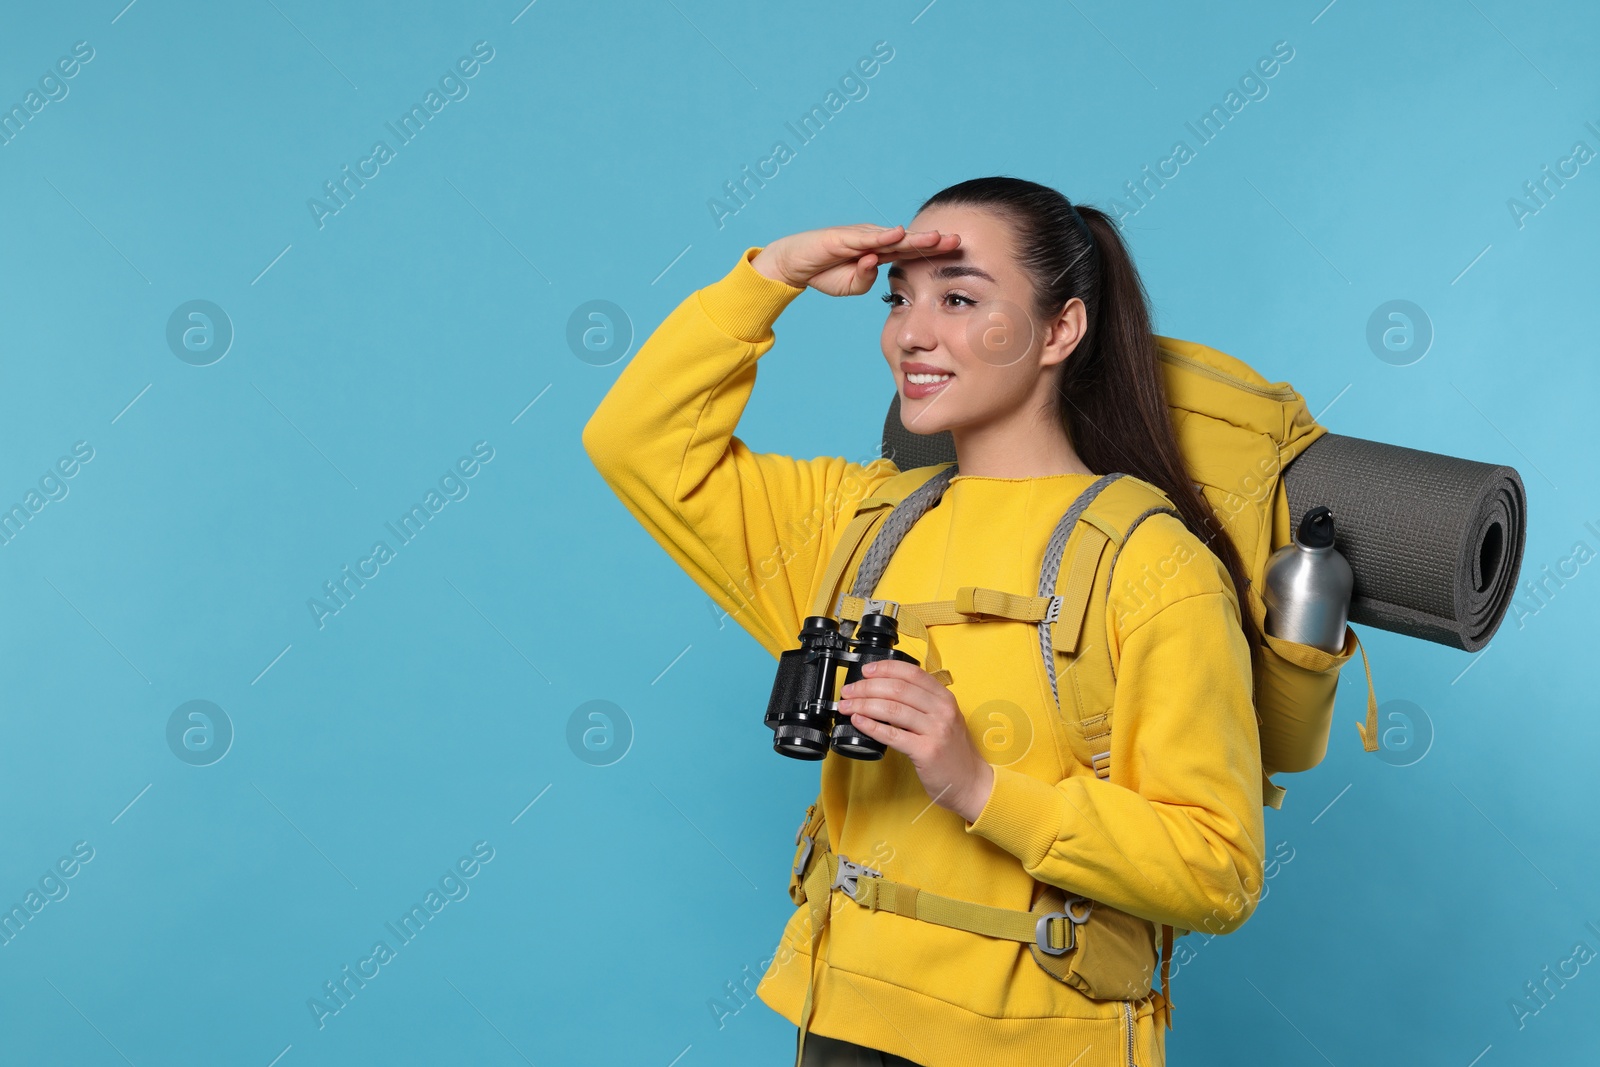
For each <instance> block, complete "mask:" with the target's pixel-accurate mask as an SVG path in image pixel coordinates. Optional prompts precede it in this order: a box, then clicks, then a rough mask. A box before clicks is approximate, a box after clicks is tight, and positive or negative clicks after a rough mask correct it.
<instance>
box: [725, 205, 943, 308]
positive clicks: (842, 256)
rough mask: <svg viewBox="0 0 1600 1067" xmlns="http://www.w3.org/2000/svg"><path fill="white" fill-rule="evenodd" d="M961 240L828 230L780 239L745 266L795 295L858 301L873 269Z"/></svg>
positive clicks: (896, 231) (867, 229) (926, 233)
mask: <svg viewBox="0 0 1600 1067" xmlns="http://www.w3.org/2000/svg"><path fill="white" fill-rule="evenodd" d="M960 244H961V235H960V234H955V233H940V232H939V231H938V230H922V231H919V232H916V233H907V232H906V228H905V227H904V226H890V227H887V228H885V227H883V226H874V225H872V224H870V223H865V222H863V223H859V224H857V225H855V226H829V227H827V228H825V229H821V230H806V231H804V232H802V233H795V234H790V235H789V236H787V237H780V238H778V239H777V240H776V241H773V242H772V243H771V244H769V245H767V246H766V247H765V248H763V249H762V250H761V251H760V252H758V253H756V258H755V259H753V260H751V261H750V265H751V266H752V267H754V268H755V269H756V270H757V271H759V272H760V273H762V274H765V275H766V276H767V277H768V278H771V279H773V280H774V281H780V282H783V283H785V284H786V285H792V286H794V287H795V288H796V289H803V288H805V287H807V286H810V287H811V288H813V289H816V290H818V291H820V292H824V293H827V294H828V295H829V296H860V295H861V294H862V293H865V292H866V291H867V290H869V289H871V288H872V285H873V283H874V282H876V281H877V279H878V265H879V264H880V263H888V262H890V261H892V260H896V259H905V258H907V257H910V256H935V255H940V254H943V253H945V252H951V251H954V250H955V249H956V248H957V247H958V246H959V245H960Z"/></svg>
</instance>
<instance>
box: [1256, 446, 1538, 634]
mask: <svg viewBox="0 0 1600 1067" xmlns="http://www.w3.org/2000/svg"><path fill="white" fill-rule="evenodd" d="M1284 478H1285V480H1286V481H1287V484H1288V490H1289V513H1290V515H1291V516H1293V518H1294V521H1295V523H1296V524H1297V525H1298V523H1299V519H1300V517H1301V516H1303V515H1304V514H1305V513H1306V512H1307V511H1308V510H1310V509H1311V508H1313V507H1316V506H1317V505H1318V504H1325V505H1327V507H1328V508H1329V510H1331V511H1332V512H1333V526H1334V531H1335V535H1336V537H1337V541H1336V543H1335V547H1337V548H1338V549H1339V551H1340V552H1342V553H1344V556H1345V558H1346V559H1348V560H1349V561H1350V569H1351V570H1352V571H1354V572H1355V590H1354V593H1353V595H1352V597H1351V602H1350V621H1351V622H1357V623H1363V624H1365V625H1367V626H1375V627H1377V628H1378V629H1380V630H1390V631H1393V632H1395V633H1402V634H1408V635H1410V636H1412V637H1420V638H1422V639H1423V640H1424V641H1433V642H1436V643H1438V644H1441V645H1450V646H1451V647H1453V648H1460V649H1464V650H1466V651H1468V652H1475V651H1477V650H1478V649H1480V648H1482V647H1483V646H1484V645H1485V644H1487V643H1488V641H1489V639H1490V638H1491V637H1493V636H1494V632H1495V630H1496V629H1497V628H1498V627H1499V626H1500V621H1501V620H1502V619H1503V618H1504V617H1505V613H1506V609H1507V608H1509V607H1510V606H1511V597H1512V594H1513V593H1514V592H1515V591H1516V586H1517V575H1518V574H1519V573H1520V572H1521V569H1522V550H1523V546H1524V544H1525V543H1526V540H1527V524H1528V503H1527V493H1526V491H1525V489H1524V488H1523V485H1522V478H1521V477H1520V476H1519V475H1518V474H1517V472H1516V470H1515V469H1513V468H1511V467H1506V466H1500V465H1497V464H1493V463H1478V462H1475V461H1473V460H1470V459H1459V458H1457V457H1455V456H1443V455H1440V454H1438V453H1436V452H1423V451H1420V450H1418V449H1415V448H1402V447H1400V446H1399V445H1388V444H1383V443H1381V442H1378V441H1365V440H1362V439H1361V438H1359V437H1344V436H1341V435H1339V434H1332V433H1330V434H1325V435H1324V436H1322V437H1321V438H1319V439H1318V440H1317V441H1316V443H1315V444H1313V445H1312V446H1311V447H1310V448H1307V449H1306V450H1305V451H1304V452H1302V453H1301V454H1300V455H1299V456H1298V457H1296V458H1295V460H1294V462H1292V463H1290V464H1289V466H1288V467H1286V468H1284Z"/></svg>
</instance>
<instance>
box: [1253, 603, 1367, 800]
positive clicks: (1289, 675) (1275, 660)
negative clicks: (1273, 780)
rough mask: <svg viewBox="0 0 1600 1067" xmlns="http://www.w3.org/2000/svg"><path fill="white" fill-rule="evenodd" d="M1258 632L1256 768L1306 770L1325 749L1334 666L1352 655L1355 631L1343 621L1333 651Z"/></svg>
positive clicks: (1336, 669) (1336, 682)
mask: <svg viewBox="0 0 1600 1067" xmlns="http://www.w3.org/2000/svg"><path fill="white" fill-rule="evenodd" d="M1262 636H1263V638H1264V641H1263V644H1262V647H1261V655H1260V656H1259V657H1258V659H1257V663H1256V669H1255V679H1256V717H1257V718H1258V719H1259V720H1260V722H1261V766H1262V769H1263V770H1265V771H1266V773H1268V774H1275V773H1277V772H1279V771H1284V772H1288V773H1291V774H1292V773H1297V772H1299V771H1307V770H1310V769H1311V768H1312V767H1315V766H1316V765H1317V764H1319V763H1321V762H1322V757H1323V756H1325V755H1326V754H1327V752H1328V734H1329V732H1330V731H1331V729H1332V727H1333V702H1334V696H1335V694H1336V692H1337V691H1338V687H1339V669H1340V668H1341V667H1343V666H1344V665H1345V664H1346V663H1347V662H1349V660H1350V657H1351V656H1354V655H1355V653H1356V635H1355V631H1354V630H1352V629H1351V628H1350V626H1349V624H1348V623H1347V624H1346V625H1345V628H1344V647H1343V648H1342V649H1340V650H1339V651H1338V652H1326V651H1324V650H1322V649H1320V648H1314V647H1312V646H1311V645H1302V644H1299V643H1297V642H1294V641H1285V640H1284V639H1283V638H1281V637H1273V636H1272V635H1271V634H1267V633H1265V632H1263V634H1262Z"/></svg>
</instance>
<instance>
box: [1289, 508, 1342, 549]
mask: <svg viewBox="0 0 1600 1067" xmlns="http://www.w3.org/2000/svg"><path fill="white" fill-rule="evenodd" d="M1295 540H1296V541H1298V542H1299V543H1300V547H1301V548H1330V547H1332V545H1333V512H1332V511H1330V510H1329V509H1328V508H1327V507H1326V506H1324V505H1321V504H1319V505H1317V506H1316V507H1314V508H1312V509H1311V510H1310V511H1308V512H1306V514H1305V518H1303V519H1301V520H1300V532H1299V533H1298V534H1296V535H1295Z"/></svg>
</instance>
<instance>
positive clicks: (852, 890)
mask: <svg viewBox="0 0 1600 1067" xmlns="http://www.w3.org/2000/svg"><path fill="white" fill-rule="evenodd" d="M838 855H839V869H838V870H837V871H835V872H834V875H833V884H832V885H830V886H829V887H828V888H829V889H830V890H833V889H843V890H844V891H845V892H846V893H847V894H849V896H850V899H851V900H855V899H856V879H857V878H859V877H861V876H862V875H864V874H866V875H871V876H872V877H874V878H882V877H883V872H882V871H880V870H876V869H874V868H872V867H867V866H864V865H862V864H860V863H856V862H855V861H854V860H852V859H850V858H849V857H848V856H846V855H844V854H843V853H839V854H838Z"/></svg>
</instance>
